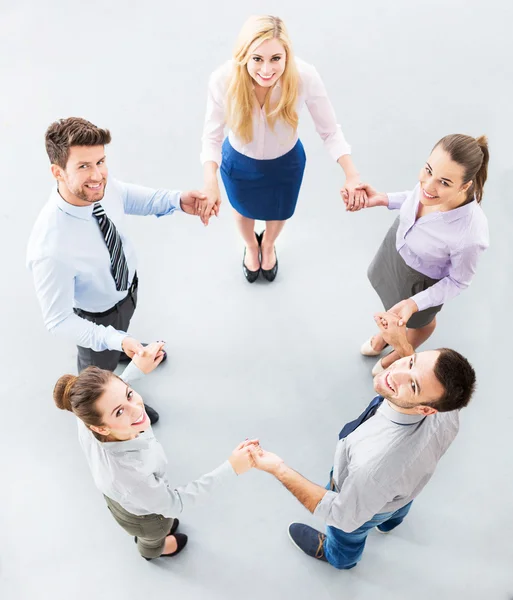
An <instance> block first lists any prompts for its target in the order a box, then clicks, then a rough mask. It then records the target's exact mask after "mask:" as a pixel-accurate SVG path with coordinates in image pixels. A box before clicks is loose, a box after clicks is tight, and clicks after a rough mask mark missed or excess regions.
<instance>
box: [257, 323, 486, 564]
mask: <svg viewBox="0 0 513 600" xmlns="http://www.w3.org/2000/svg"><path fill="white" fill-rule="evenodd" d="M375 320H376V323H377V324H378V326H379V327H380V329H381V332H382V335H383V337H384V339H385V341H386V342H387V343H388V344H390V345H391V346H393V347H394V348H395V350H396V351H397V352H399V354H400V356H401V357H402V358H401V359H400V360H398V361H396V362H395V363H394V364H393V365H391V366H390V367H389V368H388V369H386V370H385V371H383V372H382V373H380V374H379V375H377V376H376V377H375V378H374V389H375V390H376V392H377V393H378V394H379V395H378V396H376V397H375V398H374V399H373V400H372V402H371V403H370V404H369V406H368V407H367V408H366V409H365V411H364V412H363V413H362V414H361V415H360V416H359V417H358V419H356V420H355V421H352V422H351V423H348V424H347V425H345V426H344V428H343V429H342V431H341V432H340V435H339V442H338V444H337V448H336V451H335V458H334V463H333V464H334V466H333V470H332V473H331V476H330V483H329V484H328V486H326V488H324V487H321V486H319V485H317V484H315V483H312V482H311V481H309V480H308V479H306V478H304V477H303V476H302V475H300V474H299V473H297V472H296V471H294V470H293V469H291V468H290V467H288V466H287V465H286V464H285V463H284V462H283V460H282V459H281V458H279V457H278V456H276V455H275V454H272V453H271V452H267V451H265V450H263V449H262V448H255V449H254V450H253V451H252V454H253V459H254V461H255V465H256V467H257V468H258V469H260V470H263V471H267V472H268V473H271V474H272V475H274V476H275V477H276V478H277V479H278V480H279V481H281V482H282V483H283V485H284V486H285V487H286V488H287V489H288V490H289V491H290V492H292V494H294V496H296V498H297V499H298V500H299V501H300V502H301V503H302V504H303V505H304V506H305V507H306V508H307V509H308V510H309V511H310V512H312V513H313V514H314V515H316V516H318V517H321V518H322V519H323V520H324V521H325V522H326V524H327V526H328V527H327V530H326V533H325V534H324V533H321V532H320V531H317V530H316V529H313V528H312V527H309V526H308V525H303V524H301V523H292V524H291V525H290V526H289V536H290V538H291V540H292V542H293V543H294V544H295V545H296V546H297V547H298V548H299V549H300V550H302V551H303V552H305V553H306V554H308V555H309V556H311V557H313V558H316V559H318V560H322V561H325V562H329V563H330V564H331V565H332V566H334V567H336V568H337V569H351V568H352V567H354V566H356V564H357V563H358V561H359V560H360V559H361V556H362V553H363V550H364V547H365V541H366V539H367V534H368V532H369V530H370V529H371V528H373V527H377V529H378V530H379V531H381V532H382V533H388V532H389V531H391V530H392V529H394V528H395V527H397V525H399V524H400V523H401V522H402V521H403V519H404V517H405V516H406V515H407V513H408V511H409V510H410V507H411V504H412V502H413V499H414V498H416V496H417V495H418V494H419V493H420V492H421V490H422V489H423V488H424V486H425V485H426V483H427V482H428V481H429V479H430V478H431V476H432V475H433V473H434V471H435V468H436V465H437V464H438V461H439V460H440V458H441V457H442V455H443V454H444V453H445V451H446V450H447V448H448V447H449V446H450V445H451V443H452V441H453V440H454V438H455V437H456V434H457V433H458V427H459V419H458V417H459V414H458V413H459V410H460V409H461V408H463V407H465V406H466V405H467V404H468V402H469V400H470V398H471V396H472V393H473V391H474V387H475V372H474V369H473V368H472V366H471V365H470V364H469V362H468V361H467V359H465V358H464V357H463V356H461V354H459V353H458V352H455V351H454V350H449V349H447V348H442V349H440V350H430V351H427V352H419V353H415V352H414V349H413V348H412V347H411V346H410V344H409V343H408V341H407V339H406V328H405V327H402V326H399V323H398V317H397V316H396V315H393V314H391V313H379V314H377V315H376V317H375Z"/></svg>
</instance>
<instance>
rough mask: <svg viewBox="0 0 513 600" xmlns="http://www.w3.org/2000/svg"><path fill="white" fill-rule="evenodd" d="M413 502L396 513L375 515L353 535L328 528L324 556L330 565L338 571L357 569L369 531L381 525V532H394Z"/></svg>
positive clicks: (353, 532) (334, 528) (352, 533)
mask: <svg viewBox="0 0 513 600" xmlns="http://www.w3.org/2000/svg"><path fill="white" fill-rule="evenodd" d="M412 502H413V500H412V501H411V502H408V504H407V505H406V506H403V507H402V508H400V509H399V510H396V511H395V512H387V513H380V514H377V515H374V516H373V517H372V519H371V520H370V521H367V523H364V524H363V525H362V526H361V527H358V529H355V531H352V532H351V533H346V532H345V531H342V530H341V529H337V528H336V527H331V526H328V527H327V530H326V539H325V540H324V554H325V556H326V558H327V559H328V562H329V563H330V565H333V566H334V567H335V568H337V569H352V568H353V567H356V564H357V563H358V562H359V561H360V559H361V558H362V554H363V549H364V548H365V542H366V540H367V534H368V533H369V530H371V529H372V528H373V527H376V526H378V525H379V529H380V530H381V531H385V532H388V531H392V529H394V528H395V527H397V526H398V525H400V524H401V523H402V522H403V519H404V517H405V516H406V515H407V514H408V512H409V510H410V508H411V505H412Z"/></svg>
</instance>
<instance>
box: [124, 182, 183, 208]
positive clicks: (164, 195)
mask: <svg viewBox="0 0 513 600" xmlns="http://www.w3.org/2000/svg"><path fill="white" fill-rule="evenodd" d="M117 184H118V185H119V186H120V188H121V194H122V197H123V207H124V211H125V213H126V214H127V215H139V216H143V217H145V216H147V215H156V216H157V217H163V216H165V215H170V214H172V213H174V212H175V210H180V211H181V210H182V207H181V205H180V197H181V194H182V192H181V191H179V190H173V191H170V190H154V189H151V188H147V187H143V186H142V185H135V184H133V183H122V182H121V181H118V182H117Z"/></svg>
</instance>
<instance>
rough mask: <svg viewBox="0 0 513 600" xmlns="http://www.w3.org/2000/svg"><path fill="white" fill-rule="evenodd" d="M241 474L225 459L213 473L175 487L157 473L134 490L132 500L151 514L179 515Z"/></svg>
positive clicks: (131, 494)
mask: <svg viewBox="0 0 513 600" xmlns="http://www.w3.org/2000/svg"><path fill="white" fill-rule="evenodd" d="M235 477H237V475H236V473H235V471H234V470H233V468H232V466H231V464H230V463H229V462H228V461H225V462H224V463H223V464H222V465H220V466H219V467H217V469H214V470H213V471H211V472H210V473H207V474H206V475H203V476H202V477H200V478H199V479H197V480H196V481H192V482H191V483H188V484H187V485H185V486H181V487H177V488H172V487H171V486H170V485H169V483H168V482H167V480H166V479H165V478H164V477H158V476H157V475H155V474H153V475H151V476H150V477H148V478H147V479H146V480H144V481H141V482H140V483H138V484H137V486H136V487H135V488H133V489H132V490H131V491H130V502H132V503H133V502H137V505H138V506H139V507H140V508H141V509H144V510H147V511H148V513H150V514H153V513H154V514H158V515H163V516H164V517H176V515H177V514H179V513H181V512H182V511H183V510H184V508H187V507H190V506H193V505H195V504H197V503H198V501H199V500H200V499H202V498H204V497H206V496H207V494H209V493H210V492H212V491H213V490H214V489H216V488H217V487H219V486H220V485H222V484H223V483H224V482H226V481H229V480H231V479H234V478H235Z"/></svg>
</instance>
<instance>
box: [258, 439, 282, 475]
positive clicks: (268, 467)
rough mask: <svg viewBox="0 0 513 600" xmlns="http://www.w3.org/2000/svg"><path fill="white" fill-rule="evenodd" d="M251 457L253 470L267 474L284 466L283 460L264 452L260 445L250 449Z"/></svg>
mask: <svg viewBox="0 0 513 600" xmlns="http://www.w3.org/2000/svg"><path fill="white" fill-rule="evenodd" d="M250 452H251V456H252V457H253V463H254V466H255V468H257V469H258V470H260V471H266V472H267V473H275V472H276V471H277V470H278V469H279V468H280V467H281V465H283V464H284V462H283V459H282V458H280V457H279V456H278V455H276V454H273V453H272V452H268V451H267V450H264V449H263V448H262V447H261V446H260V445H258V446H252V447H251V448H250Z"/></svg>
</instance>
